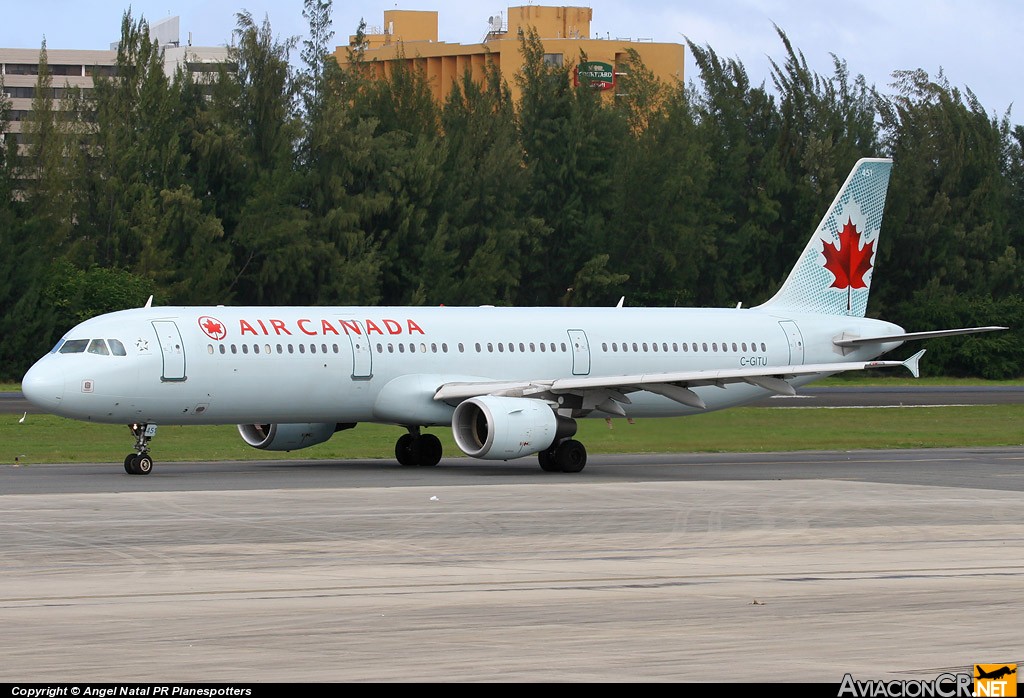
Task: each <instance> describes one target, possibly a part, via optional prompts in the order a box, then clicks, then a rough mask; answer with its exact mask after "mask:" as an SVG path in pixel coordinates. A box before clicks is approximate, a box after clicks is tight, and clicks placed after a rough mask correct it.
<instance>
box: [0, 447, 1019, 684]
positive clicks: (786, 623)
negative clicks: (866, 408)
mask: <svg viewBox="0 0 1024 698" xmlns="http://www.w3.org/2000/svg"><path fill="white" fill-rule="evenodd" d="M1022 492H1024V449H1020V448H1000V449H943V450H928V451H912V450H908V451H854V452H834V453H833V452H809V453H777V454H774V453H773V454H694V455H688V454H687V455H681V454H674V455H672V454H670V455H659V456H600V457H594V458H592V459H591V462H590V463H589V464H588V467H587V469H586V470H585V471H584V472H583V473H580V474H577V475H566V474H555V473H544V472H542V471H540V470H539V469H538V468H537V467H536V464H535V462H534V461H533V460H532V459H524V460H522V461H514V462H511V463H497V464H488V463H480V462H478V461H471V460H468V459H463V458H451V459H447V458H446V459H445V460H443V461H442V463H441V464H440V465H439V466H437V467H436V468H401V467H399V466H396V465H392V464H390V463H387V462H383V461H381V462H378V461H346V462H337V463H324V462H321V461H315V462H314V461H297V462H295V461H293V462H288V463H285V462H242V463H182V464H176V463H158V464H157V468H156V470H155V471H154V474H153V475H151V476H148V477H141V476H134V477H133V476H128V475H125V474H124V472H123V471H122V470H121V467H120V465H119V464H105V465H88V464H86V465H49V466H48V465H43V466H30V467H23V468H13V467H10V466H7V467H2V468H0V566H2V569H3V573H2V574H0V628H3V632H2V633H0V653H2V654H0V657H3V659H2V661H0V681H5V682H23V683H24V682H49V681H61V682H76V681H77V682H85V681H93V682H98V681H113V682H128V681H139V682H189V681H214V682H276V681H281V682H320V681H344V682H421V681H423V682H448V681H454V682H677V681H695V682H737V681H773V682H807V681H812V682H826V683H833V684H838V683H839V682H840V681H841V680H842V678H843V675H844V674H846V673H850V674H852V676H853V678H855V679H856V680H858V681H866V680H904V679H922V680H930V679H934V678H935V677H936V676H937V675H938V674H940V673H942V672H946V671H952V672H957V671H964V672H966V671H969V670H970V668H971V665H972V664H974V663H1011V662H1017V663H1024V648H1022V645H1021V641H1020V637H1021V636H1020V630H1019V626H1018V621H1019V619H1020V618H1021V617H1024V593H1022V591H1024V562H1022V560H1024V500H1022V498H1021V493H1022Z"/></svg>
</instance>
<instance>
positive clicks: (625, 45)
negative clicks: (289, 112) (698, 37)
mask: <svg viewBox="0 0 1024 698" xmlns="http://www.w3.org/2000/svg"><path fill="white" fill-rule="evenodd" d="M592 16H593V10H592V9H591V8H589V7H547V6H537V5H524V6H520V7H510V8H508V14H507V16H506V17H501V16H500V15H499V16H496V17H489V18H487V23H486V32H487V34H486V36H485V37H484V40H483V41H482V42H481V43H478V44H450V43H447V42H444V41H438V38H437V36H438V33H437V12H434V11H416V10H385V11H384V26H383V27H382V28H381V29H379V30H370V31H368V32H367V33H366V35H365V36H364V43H363V46H364V49H365V53H364V60H365V62H366V64H367V65H368V66H369V67H370V69H371V70H372V71H373V74H374V75H375V76H376V77H378V78H387V77H388V76H389V75H390V74H391V72H392V70H394V66H395V64H396V62H397V61H404V63H405V65H406V66H407V67H414V68H417V69H420V70H422V71H423V72H424V74H425V75H426V76H427V79H428V81H429V83H430V86H431V89H432V90H433V93H434V98H435V99H436V100H438V101H442V100H444V99H445V98H446V97H447V95H448V93H449V92H450V91H451V87H452V83H453V82H454V81H456V80H459V79H461V77H462V76H463V74H464V73H465V72H466V71H467V70H468V71H470V73H471V74H472V75H473V77H474V78H476V79H481V78H482V77H483V75H484V69H485V66H486V65H487V63H488V62H490V63H493V64H494V65H496V66H497V67H498V68H499V69H500V70H501V73H502V76H503V77H504V79H505V80H506V81H507V82H508V85H509V88H510V89H511V91H512V97H513V99H515V100H517V101H518V98H519V85H518V84H516V81H515V80H514V79H513V76H515V75H516V74H518V73H519V71H520V70H521V69H522V65H523V56H522V53H521V51H520V36H521V34H522V33H523V32H526V31H527V30H528V29H529V28H533V29H534V30H536V32H537V36H538V37H539V38H540V40H541V43H542V44H543V46H544V58H545V61H548V62H550V63H552V64H554V65H560V66H561V65H572V66H574V68H575V69H577V70H578V71H579V79H582V80H584V81H586V82H588V83H590V84H592V85H594V86H595V87H596V88H599V89H603V90H605V91H606V93H607V94H609V95H612V94H614V93H615V80H616V77H617V75H621V66H622V64H623V63H624V62H625V61H626V58H627V51H629V50H630V49H633V50H635V51H636V52H637V54H638V55H639V56H640V58H641V60H643V62H644V64H645V65H646V66H647V68H648V69H649V70H651V72H653V73H654V75H655V76H656V77H658V78H659V79H661V80H663V81H666V82H669V81H674V80H682V79H683V59H684V47H683V45H682V44H671V43H658V42H654V41H645V40H630V39H611V38H606V39H600V38H591V37H590V21H591V18H592ZM355 43H356V37H355V36H353V37H350V39H349V46H347V47H338V49H337V50H336V51H335V54H334V55H335V58H336V59H337V61H338V64H339V65H341V66H343V67H344V66H345V65H347V64H348V56H349V50H350V49H354V48H356V46H355ZM581 53H583V54H585V55H586V57H587V63H586V64H585V65H582V66H581V65H579V63H580V55H581ZM574 75H575V72H574Z"/></svg>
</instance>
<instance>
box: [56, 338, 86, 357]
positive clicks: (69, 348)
mask: <svg viewBox="0 0 1024 698" xmlns="http://www.w3.org/2000/svg"><path fill="white" fill-rule="evenodd" d="M88 345H89V340H88V339H69V340H68V341H66V342H64V344H63V346H61V348H60V353H61V354H81V353H82V352H84V351H85V348H86V347H87V346H88Z"/></svg>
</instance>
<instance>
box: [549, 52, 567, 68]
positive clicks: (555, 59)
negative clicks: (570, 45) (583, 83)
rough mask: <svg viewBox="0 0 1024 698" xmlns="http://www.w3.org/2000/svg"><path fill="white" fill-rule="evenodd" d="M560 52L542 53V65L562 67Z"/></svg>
mask: <svg viewBox="0 0 1024 698" xmlns="http://www.w3.org/2000/svg"><path fill="white" fill-rule="evenodd" d="M562 62H563V59H562V54H560V53H545V54H544V65H546V66H551V67H554V68H561V67H562Z"/></svg>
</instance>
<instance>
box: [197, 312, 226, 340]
mask: <svg viewBox="0 0 1024 698" xmlns="http://www.w3.org/2000/svg"><path fill="white" fill-rule="evenodd" d="M199 329H201V330H202V331H203V332H205V333H206V336H207V337H209V338H210V339H224V338H225V337H227V336H228V331H227V330H226V329H225V328H224V324H223V323H221V322H220V320H217V319H216V318H212V317H210V316H209V315H204V316H203V317H201V318H199Z"/></svg>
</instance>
